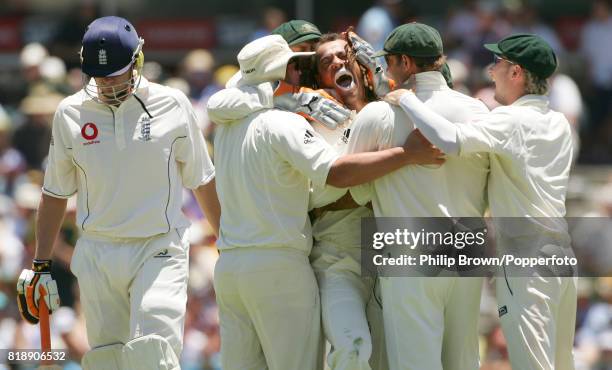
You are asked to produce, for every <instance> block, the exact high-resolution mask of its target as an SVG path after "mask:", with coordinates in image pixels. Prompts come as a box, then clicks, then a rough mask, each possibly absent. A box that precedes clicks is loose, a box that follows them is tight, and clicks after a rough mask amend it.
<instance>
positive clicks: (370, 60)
mask: <svg viewBox="0 0 612 370" xmlns="http://www.w3.org/2000/svg"><path fill="white" fill-rule="evenodd" d="M348 38H349V41H350V43H351V45H352V46H353V52H354V53H355V59H357V61H358V62H359V64H361V65H362V66H364V67H365V68H366V69H367V70H368V76H367V78H368V81H369V82H370V84H371V85H372V89H373V90H374V93H375V94H376V96H378V97H379V98H382V97H384V96H385V95H387V93H388V92H389V91H391V90H393V81H392V80H390V79H389V78H388V77H387V76H386V75H385V70H384V68H383V66H382V65H381V64H380V63H378V61H377V58H374V57H373V56H372V55H374V49H372V45H370V44H369V43H368V42H367V41H365V40H364V39H362V38H361V37H359V36H357V34H356V33H354V32H349V33H348Z"/></svg>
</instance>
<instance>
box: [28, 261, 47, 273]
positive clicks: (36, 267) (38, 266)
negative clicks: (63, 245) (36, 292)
mask: <svg viewBox="0 0 612 370" xmlns="http://www.w3.org/2000/svg"><path fill="white" fill-rule="evenodd" d="M32 271H34V272H51V260H33V261H32Z"/></svg>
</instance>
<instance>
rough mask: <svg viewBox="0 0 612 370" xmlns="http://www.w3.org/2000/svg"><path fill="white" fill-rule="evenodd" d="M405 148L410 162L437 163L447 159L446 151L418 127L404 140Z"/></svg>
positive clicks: (439, 163)
mask: <svg viewBox="0 0 612 370" xmlns="http://www.w3.org/2000/svg"><path fill="white" fill-rule="evenodd" d="M404 150H406V153H407V155H408V158H409V163H410V164H421V165H423V164H437V165H441V164H443V163H444V161H445V156H444V153H442V152H441V151H440V149H438V148H436V147H435V146H434V145H433V144H432V143H430V142H429V141H428V140H427V139H426V138H425V136H423V134H422V133H421V131H419V130H418V129H416V130H414V131H412V132H411V133H410V135H408V138H407V139H406V141H405V142H404Z"/></svg>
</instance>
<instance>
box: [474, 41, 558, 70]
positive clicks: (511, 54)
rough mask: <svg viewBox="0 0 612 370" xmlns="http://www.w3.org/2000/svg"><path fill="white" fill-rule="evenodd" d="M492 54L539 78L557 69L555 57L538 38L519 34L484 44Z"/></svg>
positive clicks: (550, 49)
mask: <svg viewBox="0 0 612 370" xmlns="http://www.w3.org/2000/svg"><path fill="white" fill-rule="evenodd" d="M484 47H485V48H486V49H488V50H490V51H492V52H493V53H495V54H497V55H499V56H501V57H504V58H505V59H508V60H509V61H511V62H514V63H516V64H518V65H520V66H522V67H524V68H525V69H527V70H528V71H529V72H531V73H533V74H534V75H536V76H538V77H540V78H548V77H550V76H551V75H552V74H553V73H554V72H555V69H557V56H556V55H555V52H554V51H553V49H552V48H551V47H550V45H548V43H547V42H546V41H544V39H542V38H541V37H540V36H537V35H532V34H527V33H521V34H516V35H512V36H508V37H506V38H505V39H503V40H501V41H500V42H498V43H496V44H485V45H484Z"/></svg>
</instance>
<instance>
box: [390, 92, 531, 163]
mask: <svg viewBox="0 0 612 370" xmlns="http://www.w3.org/2000/svg"><path fill="white" fill-rule="evenodd" d="M400 106H401V107H402V109H403V110H404V111H405V112H406V114H408V115H409V116H410V118H411V119H412V120H413V121H414V124H415V126H416V127H417V128H418V129H419V130H421V132H422V133H423V135H424V136H425V137H426V138H427V139H428V140H429V141H431V142H432V144H434V145H435V146H437V147H439V148H440V149H441V150H442V151H443V152H445V153H447V154H459V155H465V154H470V153H477V152H491V153H497V154H508V153H512V152H514V151H516V150H517V148H520V141H521V135H520V130H521V128H520V125H519V122H516V120H514V119H513V118H512V115H511V113H510V111H509V110H508V107H499V108H497V109H495V110H493V111H491V112H484V111H483V112H482V113H481V114H477V115H476V116H475V117H474V119H473V120H472V121H471V122H469V123H452V122H451V121H449V120H447V119H446V118H444V117H442V116H441V115H439V114H438V113H436V112H434V111H433V110H431V109H430V108H429V107H427V106H426V105H425V104H423V102H421V101H420V100H419V99H418V98H417V97H416V96H415V95H414V94H412V93H406V94H404V95H403V96H402V97H401V99H400Z"/></svg>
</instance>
